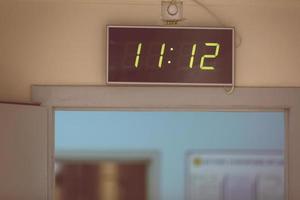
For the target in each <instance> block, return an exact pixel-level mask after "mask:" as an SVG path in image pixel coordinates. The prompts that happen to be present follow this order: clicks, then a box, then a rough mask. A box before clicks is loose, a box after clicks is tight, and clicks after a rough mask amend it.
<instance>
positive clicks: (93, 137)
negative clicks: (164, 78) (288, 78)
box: [55, 109, 286, 200]
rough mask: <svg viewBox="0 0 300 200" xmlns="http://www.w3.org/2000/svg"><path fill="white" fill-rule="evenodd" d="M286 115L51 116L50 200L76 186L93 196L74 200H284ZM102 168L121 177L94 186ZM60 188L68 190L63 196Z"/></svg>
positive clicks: (62, 113)
mask: <svg viewBox="0 0 300 200" xmlns="http://www.w3.org/2000/svg"><path fill="white" fill-rule="evenodd" d="M285 117H286V115H285V112H284V111H226V112H216V111H214V112H212V111H209V112H204V111H197V110H192V111H191V110H185V111H182V110H177V111H176V110H172V111H170V110H146V111H145V110H143V111H141V110H131V111H128V110H118V111H116V110H96V109H95V110H81V111H75V110H56V111H55V156H56V161H57V170H56V172H57V173H56V174H57V175H56V187H55V188H56V189H55V195H56V196H59V195H60V197H57V200H68V198H67V197H65V196H72V195H73V194H74V193H73V192H72V191H74V190H75V189H74V188H75V187H77V188H81V189H80V190H79V189H78V190H77V191H85V192H83V193H89V195H92V194H93V195H94V196H92V197H91V196H87V195H85V194H82V196H80V195H77V197H78V196H80V198H79V197H78V198H77V200H85V199H97V200H98V199H99V200H103V199H104V200H127V199H126V197H124V196H130V195H129V193H130V194H131V193H132V195H133V196H130V199H131V200H135V199H137V200H138V199H139V200H140V199H143V198H140V197H141V196H144V197H145V199H147V200H158V199H159V200H169V199H172V200H182V199H186V200H239V199H245V200H274V199H276V200H284V197H285V121H286V119H285ZM103 166H110V168H109V167H108V168H107V169H109V170H111V171H114V175H112V177H114V176H115V177H117V175H116V174H118V175H119V177H123V178H115V179H114V181H112V180H111V181H112V182H113V183H107V184H108V185H109V184H110V186H111V187H110V189H107V190H105V189H103V187H102V188H101V187H99V183H100V185H102V186H103V185H105V183H103V180H105V175H104V178H103V177H102V176H101V177H100V178H97V179H96V178H95V177H99V174H102V175H103V169H104V168H103ZM101 169H102V171H101ZM139 170H140V171H139ZM91 174H93V175H91ZM95 174H97V175H95ZM122 174H123V175H122ZM136 176H137V177H136ZM91 177H92V178H91ZM135 177H136V178H135ZM63 180H65V181H63ZM67 180H68V181H69V183H66V182H68V181H67ZM101 180H102V181H101ZM141 180H143V181H141ZM118 181H119V182H118ZM64 182H65V186H64V187H65V188H69V189H65V191H63V192H62V190H63V189H62V188H63V187H62V183H64ZM124 182H125V183H126V184H125V185H128V188H126V187H123V186H122V185H123V184H124ZM141 182H143V184H142V183H141ZM96 183H97V184H96ZM87 185H88V187H87ZM130 185H131V186H130ZM72 187H74V188H72ZM104 188H105V187H104ZM108 188H109V187H108ZM124 188H125V189H124ZM109 190H110V192H111V194H110V196H109V195H108V196H105V195H107V194H109ZM124 190H126V191H125V192H124ZM86 191H88V192H86ZM120 191H121V192H120ZM122 191H123V192H122ZM131 191H135V192H131ZM142 191H144V192H142ZM139 192H142V193H143V194H142V195H140V196H138V195H137V194H138V193H139ZM69 193H70V194H69ZM124 194H127V195H124ZM134 194H135V195H136V196H134ZM64 195H65V196H64ZM62 196H63V197H62ZM103 197H105V198H103ZM73 199H76V198H74V197H73Z"/></svg>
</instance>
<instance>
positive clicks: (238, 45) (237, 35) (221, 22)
mask: <svg viewBox="0 0 300 200" xmlns="http://www.w3.org/2000/svg"><path fill="white" fill-rule="evenodd" d="M192 1H193V2H195V3H196V4H197V5H198V6H200V7H202V8H203V9H204V10H205V11H206V12H207V13H209V14H210V15H211V16H212V17H214V18H215V20H216V21H217V22H218V23H219V24H220V25H221V26H224V27H225V26H226V25H225V23H223V21H222V20H221V19H220V18H219V17H218V16H217V15H216V14H215V13H214V12H213V11H211V10H210V9H209V8H208V7H207V6H206V5H205V4H204V3H202V2H200V1H199V0H192ZM235 34H236V37H237V40H238V42H236V44H235V48H238V47H240V46H241V44H242V37H241V36H240V34H239V33H238V32H237V31H236V33H235ZM234 89H235V84H234V83H233V84H232V87H231V88H230V89H227V88H226V87H224V90H225V92H226V94H227V95H231V94H232V93H233V92H234Z"/></svg>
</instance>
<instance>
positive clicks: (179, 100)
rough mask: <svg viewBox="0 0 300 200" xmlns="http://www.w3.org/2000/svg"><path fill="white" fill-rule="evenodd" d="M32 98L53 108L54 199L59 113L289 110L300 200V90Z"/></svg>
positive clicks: (293, 176) (291, 192)
mask: <svg viewBox="0 0 300 200" xmlns="http://www.w3.org/2000/svg"><path fill="white" fill-rule="evenodd" d="M31 97H32V99H31V100H32V101H33V102H39V103H41V104H42V106H46V107H48V108H49V124H48V142H47V148H48V174H47V179H48V193H47V194H48V200H52V199H53V194H54V159H55V158H54V112H55V110H131V111H132V110H135V111H142V110H151V111H164V110H165V111H170V110H172V111H231V112H232V111H234V112H239V111H262V112H263V111H284V112H285V116H286V121H285V122H286V123H285V129H286V133H285V199H286V200H288V199H289V200H294V199H295V200H296V199H300V191H299V190H298V187H299V183H298V180H300V172H298V171H297V169H299V168H300V157H299V156H298V154H299V153H298V152H300V145H298V143H297V141H300V123H299V122H298V121H299V119H300V88H236V89H235V92H234V93H233V94H231V95H227V94H226V92H225V91H224V89H223V88H209V87H157V86H154V87H149V86H147V87H141V86H139V87H137V86H135V87H128V86H126V87H122V86H47V85H33V86H32V96H31ZM158 160H159V159H158ZM157 183H159V180H154V182H153V184H152V185H155V184H157ZM150 187H151V184H150ZM150 191H152V192H153V194H155V195H154V196H150V197H149V199H150V200H152V199H155V200H157V199H160V196H161V194H160V191H159V185H157V186H156V187H154V188H150ZM149 193H150V192H149Z"/></svg>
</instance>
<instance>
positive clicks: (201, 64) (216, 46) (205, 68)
mask: <svg viewBox="0 0 300 200" xmlns="http://www.w3.org/2000/svg"><path fill="white" fill-rule="evenodd" d="M205 45H206V46H208V47H215V48H216V49H215V53H214V54H204V55H203V56H202V57H201V61H200V69H201V70H205V71H211V70H215V68H214V67H213V66H204V61H205V58H216V57H217V56H218V55H219V50H220V44H219V43H205Z"/></svg>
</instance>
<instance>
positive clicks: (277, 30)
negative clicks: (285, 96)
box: [0, 0, 300, 101]
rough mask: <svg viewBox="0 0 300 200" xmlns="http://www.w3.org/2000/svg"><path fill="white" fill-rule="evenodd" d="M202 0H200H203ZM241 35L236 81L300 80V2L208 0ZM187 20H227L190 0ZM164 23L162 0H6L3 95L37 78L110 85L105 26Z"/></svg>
mask: <svg viewBox="0 0 300 200" xmlns="http://www.w3.org/2000/svg"><path fill="white" fill-rule="evenodd" d="M200 1H201V0H200ZM202 2H204V3H208V4H207V6H208V7H209V8H210V9H211V10H212V11H214V12H215V13H216V14H217V15H218V16H219V17H220V18H221V19H222V20H223V22H224V23H225V24H226V25H227V26H234V27H235V28H236V31H237V32H238V34H239V35H241V37H242V45H241V46H240V47H239V48H237V49H236V85H237V86H277V87H278V86H284V87H285V86H297V87H298V86H300V78H299V75H300V53H299V52H300V34H299V33H300V22H299V19H300V1H299V0H210V1H208V0H203V1H202ZM184 17H185V18H186V20H185V21H184V22H182V23H181V24H180V25H183V26H220V25H219V24H218V23H217V22H216V20H215V19H214V18H213V17H212V16H210V15H209V14H208V13H206V12H205V10H204V9H202V8H201V7H199V6H197V5H196V4H195V3H193V2H192V1H191V0H189V1H188V0H185V1H184ZM107 24H119V25H162V22H161V21H160V1H159V0H152V1H151V0H139V1H138V0H111V1H109V0H61V1H59V0H18V1H17V0H0V100H15V101H28V100H30V85H32V84H64V85H65V84H67V85H70V84H72V85H91V84H92V85H104V84H105V57H106V35H105V30H106V25H107Z"/></svg>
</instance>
